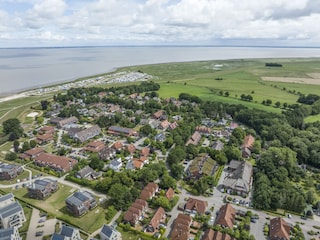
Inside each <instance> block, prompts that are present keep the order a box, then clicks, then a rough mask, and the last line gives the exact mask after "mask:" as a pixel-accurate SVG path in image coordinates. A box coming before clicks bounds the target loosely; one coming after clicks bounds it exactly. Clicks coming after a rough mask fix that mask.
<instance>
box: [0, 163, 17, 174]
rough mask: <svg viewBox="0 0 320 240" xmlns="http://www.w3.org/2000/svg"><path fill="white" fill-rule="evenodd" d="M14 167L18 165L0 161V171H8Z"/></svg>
mask: <svg viewBox="0 0 320 240" xmlns="http://www.w3.org/2000/svg"><path fill="white" fill-rule="evenodd" d="M15 167H18V165H15V164H6V163H1V164H0V172H9V171H10V170H12V169H13V168H15Z"/></svg>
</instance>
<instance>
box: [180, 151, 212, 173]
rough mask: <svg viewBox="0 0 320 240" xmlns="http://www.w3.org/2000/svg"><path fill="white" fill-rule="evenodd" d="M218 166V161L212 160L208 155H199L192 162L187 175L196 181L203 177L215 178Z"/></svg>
mask: <svg viewBox="0 0 320 240" xmlns="http://www.w3.org/2000/svg"><path fill="white" fill-rule="evenodd" d="M217 166H218V165H217V163H216V161H214V160H213V159H212V158H210V157H209V155H208V154H206V153H204V154H199V155H198V156H196V157H195V158H194V159H193V160H192V162H191V164H190V165H189V167H188V168H187V170H186V173H187V175H188V176H189V177H190V178H196V179H199V178H200V177H202V176H203V175H206V176H213V175H214V173H215V171H216V169H217Z"/></svg>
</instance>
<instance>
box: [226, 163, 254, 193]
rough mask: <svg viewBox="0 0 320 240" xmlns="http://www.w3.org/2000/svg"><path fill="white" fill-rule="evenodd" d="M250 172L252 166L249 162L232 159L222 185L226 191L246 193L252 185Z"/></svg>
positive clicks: (251, 171)
mask: <svg viewBox="0 0 320 240" xmlns="http://www.w3.org/2000/svg"><path fill="white" fill-rule="evenodd" d="M252 174H253V168H252V165H251V164H250V163H249V162H247V161H236V160H232V161H231V162H230V163H229V166H228V169H227V175H226V177H225V179H224V180H223V184H222V185H223V187H224V188H225V189H226V190H227V191H228V192H230V191H232V192H234V193H237V194H238V195H247V194H249V192H250V190H251V187H252Z"/></svg>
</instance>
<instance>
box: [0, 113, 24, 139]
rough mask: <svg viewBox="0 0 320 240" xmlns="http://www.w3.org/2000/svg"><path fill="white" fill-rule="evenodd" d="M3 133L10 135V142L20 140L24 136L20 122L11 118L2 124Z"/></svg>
mask: <svg viewBox="0 0 320 240" xmlns="http://www.w3.org/2000/svg"><path fill="white" fill-rule="evenodd" d="M2 127H3V132H4V133H5V134H9V140H11V141H13V140H15V139H19V138H20V137H21V136H22V134H23V129H22V127H21V125H20V121H19V120H18V119H16V118H10V119H8V120H6V121H4V122H3V123H2Z"/></svg>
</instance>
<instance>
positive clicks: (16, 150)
mask: <svg viewBox="0 0 320 240" xmlns="http://www.w3.org/2000/svg"><path fill="white" fill-rule="evenodd" d="M19 146H20V143H19V141H18V140H14V142H13V149H14V151H15V152H16V153H17V152H19Z"/></svg>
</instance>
